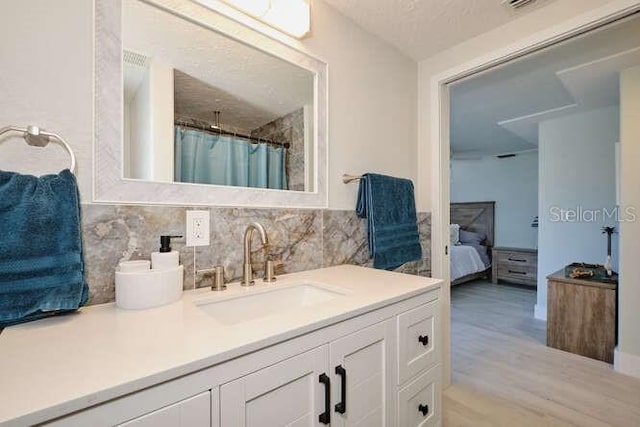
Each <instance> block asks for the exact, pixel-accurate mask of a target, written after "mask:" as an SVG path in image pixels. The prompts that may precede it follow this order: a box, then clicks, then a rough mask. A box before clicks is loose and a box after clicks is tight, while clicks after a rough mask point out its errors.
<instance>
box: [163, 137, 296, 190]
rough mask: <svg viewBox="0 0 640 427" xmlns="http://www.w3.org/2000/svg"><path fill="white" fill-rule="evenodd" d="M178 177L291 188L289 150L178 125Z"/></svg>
mask: <svg viewBox="0 0 640 427" xmlns="http://www.w3.org/2000/svg"><path fill="white" fill-rule="evenodd" d="M175 136H176V137H175V180H176V181H178V182H192V183H197V184H218V185H235V186H241V187H255V188H274V189H280V190H286V189H287V173H286V162H285V158H286V155H287V149H286V148H284V147H276V146H273V145H269V144H266V143H259V144H252V143H251V142H249V141H247V140H245V139H241V138H235V137H233V136H227V135H212V134H209V133H207V132H201V131H198V130H193V129H187V128H184V127H181V126H176V127H175Z"/></svg>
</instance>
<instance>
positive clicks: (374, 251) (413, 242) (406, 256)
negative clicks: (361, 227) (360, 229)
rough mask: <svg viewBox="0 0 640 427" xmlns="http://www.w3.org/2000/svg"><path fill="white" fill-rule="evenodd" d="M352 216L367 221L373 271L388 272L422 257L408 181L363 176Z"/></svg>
mask: <svg viewBox="0 0 640 427" xmlns="http://www.w3.org/2000/svg"><path fill="white" fill-rule="evenodd" d="M356 214H357V215H358V216H359V217H360V218H367V242H368V244H369V258H371V257H373V266H374V267H375V268H381V269H386V270H392V269H394V268H397V267H399V266H401V265H402V264H404V263H406V262H409V261H417V260H419V259H420V258H421V257H422V247H421V246H420V236H419V234H418V221H417V218H416V202H415V198H414V195H413V183H412V182H411V180H408V179H402V178H394V177H391V176H385V175H378V174H372V173H368V174H364V175H363V176H362V178H361V179H360V187H359V189H358V202H357V206H356Z"/></svg>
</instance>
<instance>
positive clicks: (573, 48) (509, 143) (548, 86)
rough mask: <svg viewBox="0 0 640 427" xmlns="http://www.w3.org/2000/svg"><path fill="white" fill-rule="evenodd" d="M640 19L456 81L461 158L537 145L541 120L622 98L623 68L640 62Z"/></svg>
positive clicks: (454, 115) (455, 148)
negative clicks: (619, 73) (620, 94)
mask: <svg viewBox="0 0 640 427" xmlns="http://www.w3.org/2000/svg"><path fill="white" fill-rule="evenodd" d="M638 46H640V18H634V19H632V20H628V21H626V22H624V23H621V24H619V25H616V26H612V27H609V28H607V29H603V30H601V31H598V32H596V33H593V34H590V35H587V36H585V37H581V38H578V39H575V40H572V41H569V42H566V43H563V44H562V45H559V46H556V47H553V48H550V49H547V50H545V51H543V52H540V53H537V54H533V55H529V56H527V57H526V58H524V59H522V60H519V61H516V62H513V63H510V64H507V65H505V66H503V67H500V68H497V69H494V70H490V71H488V72H485V73H483V74H481V75H478V76H475V77H472V78H469V79H467V80H464V81H461V82H459V83H456V84H453V85H452V86H451V148H452V152H453V153H454V154H455V155H456V157H458V158H475V157H477V156H482V155H496V154H506V153H512V152H518V151H526V150H532V149H537V142H538V141H537V139H538V123H539V122H540V121H542V120H548V119H550V118H554V117H559V116H561V115H566V114H574V113H577V112H580V111H587V110H589V109H593V108H600V107H604V106H608V105H616V104H617V103H618V102H619V101H618V100H619V96H618V91H619V85H618V72H619V71H620V70H623V69H625V68H628V67H631V66H633V65H634V64H636V65H637V64H640V51H639V50H638V49H636V48H637V47H638Z"/></svg>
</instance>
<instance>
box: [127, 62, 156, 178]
mask: <svg viewBox="0 0 640 427" xmlns="http://www.w3.org/2000/svg"><path fill="white" fill-rule="evenodd" d="M152 105H153V104H152V103H151V72H150V71H149V72H148V73H146V74H145V76H144V78H143V79H142V81H141V82H140V84H139V85H138V88H137V90H136V93H135V95H134V96H133V98H131V101H130V102H129V107H128V108H125V109H124V114H127V112H128V113H129V120H128V122H129V123H128V124H129V126H130V128H127V127H123V134H129V150H130V151H129V155H128V156H124V157H125V158H127V160H128V161H129V174H128V175H125V178H133V179H147V180H150V179H151V178H152V177H153V169H152V167H153V127H152V124H153V120H152V117H151V111H152V108H151V106H152ZM126 122H127V120H126V119H125V123H126ZM123 138H125V137H124V136H123ZM125 147H126V140H125Z"/></svg>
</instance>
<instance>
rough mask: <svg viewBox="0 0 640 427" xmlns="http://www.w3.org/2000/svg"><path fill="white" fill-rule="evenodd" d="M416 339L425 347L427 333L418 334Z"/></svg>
mask: <svg viewBox="0 0 640 427" xmlns="http://www.w3.org/2000/svg"><path fill="white" fill-rule="evenodd" d="M418 341H420V343H421V344H422V345H424V346H425V347H426V346H428V345H429V335H420V336H419V337H418Z"/></svg>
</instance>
